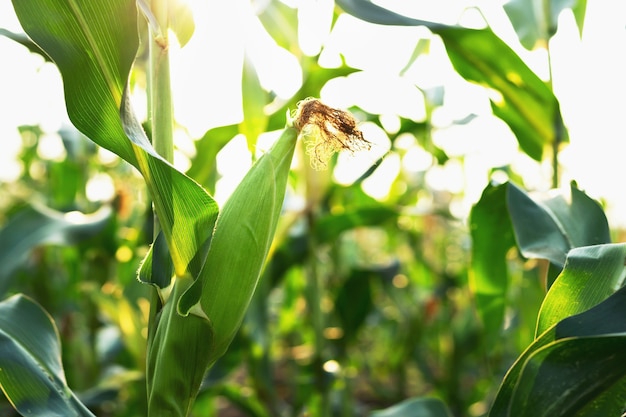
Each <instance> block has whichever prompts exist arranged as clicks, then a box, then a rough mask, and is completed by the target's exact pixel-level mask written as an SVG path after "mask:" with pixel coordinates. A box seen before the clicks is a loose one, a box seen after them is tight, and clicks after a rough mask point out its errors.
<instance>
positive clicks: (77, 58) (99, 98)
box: [13, 0, 217, 276]
mask: <svg viewBox="0 0 626 417" xmlns="http://www.w3.org/2000/svg"><path fill="white" fill-rule="evenodd" d="M13 6H14V8H15V11H16V14H17V16H18V18H19V20H20V22H21V24H22V27H23V28H24V30H25V31H26V33H27V34H28V35H29V36H30V37H31V38H32V39H33V41H34V42H35V43H36V44H37V45H39V46H40V47H41V48H42V49H43V50H44V51H45V52H46V53H47V54H48V55H49V56H50V57H51V59H52V60H53V61H54V62H55V63H56V65H57V66H58V67H59V70H60V71H61V75H62V77H63V82H64V89H65V100H66V105H67V111H68V115H69V117H70V119H71V121H72V123H73V124H74V125H75V126H76V127H77V128H78V129H79V130H80V131H81V132H83V133H84V134H85V135H86V136H87V137H89V138H90V139H91V140H93V141H94V142H96V143H97V144H98V145H100V146H102V147H104V148H107V149H109V150H111V151H112V152H114V153H116V154H118V155H119V156H120V157H122V158H123V159H124V160H126V161H128V162H129V163H131V164H132V165H134V166H135V167H136V168H137V169H138V170H139V171H140V172H141V174H142V175H143V177H144V178H145V180H146V184H147V186H148V189H149V191H150V195H151V197H152V199H153V201H154V206H155V209H156V212H157V214H158V216H159V220H160V224H161V226H162V228H163V232H164V234H165V237H166V241H167V243H168V247H169V249H170V253H171V256H172V259H173V262H174V268H175V271H176V274H177V275H179V276H183V275H185V274H186V273H190V274H191V275H192V276H197V274H198V272H199V271H200V269H201V268H202V263H203V258H204V256H203V255H204V253H203V249H202V248H206V246H207V242H208V241H209V240H210V236H211V231H212V230H213V226H214V223H215V219H216V218H217V204H216V203H215V201H214V200H213V199H212V198H211V197H210V196H209V195H208V194H207V193H206V192H205V191H204V190H203V189H202V188H201V187H200V186H199V185H198V184H197V183H195V182H194V181H193V180H191V179H190V178H188V177H186V176H185V175H184V174H182V173H181V172H179V171H177V170H176V169H174V168H173V167H172V166H171V165H170V164H169V163H168V162H166V161H165V160H163V159H162V158H161V157H160V156H159V155H158V154H157V153H156V152H155V151H154V149H153V148H152V145H151V144H150V142H149V140H148V138H147V137H146V135H145V133H144V131H143V130H142V128H141V126H140V124H139V123H138V122H137V121H136V119H135V117H134V114H133V112H132V109H131V108H130V104H129V101H128V95H127V91H126V89H125V85H126V83H127V80H128V76H129V72H130V69H131V66H132V63H133V60H134V59H135V54H136V52H137V46H138V35H137V6H136V3H135V1H132V0H112V1H107V2H93V1H87V0H76V1H72V2H62V1H56V0H19V1H17V0H16V1H14V2H13Z"/></svg>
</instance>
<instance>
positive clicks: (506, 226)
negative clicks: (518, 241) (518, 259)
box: [469, 184, 515, 343]
mask: <svg viewBox="0 0 626 417" xmlns="http://www.w3.org/2000/svg"><path fill="white" fill-rule="evenodd" d="M508 187H509V186H508V184H502V185H497V186H496V185H491V184H490V185H488V186H487V188H485V190H484V191H483V195H482V196H481V198H480V201H478V203H476V205H474V207H472V211H471V213H470V233H471V237H472V253H471V263H470V269H469V286H470V289H471V290H472V294H474V300H475V303H476V309H477V311H478V316H479V317H480V319H481V321H482V323H483V326H484V327H485V331H486V333H487V339H488V340H489V341H491V342H492V343H495V342H496V341H497V338H498V337H500V334H501V331H502V325H503V323H504V312H505V307H506V294H507V289H508V282H509V271H508V267H507V260H506V255H507V252H508V251H509V250H510V249H511V248H513V247H514V246H515V239H514V237H513V227H512V225H511V220H510V218H509V213H508V208H507V205H506V194H507V189H508Z"/></svg>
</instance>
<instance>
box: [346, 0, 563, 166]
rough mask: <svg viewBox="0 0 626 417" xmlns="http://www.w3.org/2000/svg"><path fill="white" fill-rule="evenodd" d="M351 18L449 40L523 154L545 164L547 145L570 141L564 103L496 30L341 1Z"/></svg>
mask: <svg viewBox="0 0 626 417" xmlns="http://www.w3.org/2000/svg"><path fill="white" fill-rule="evenodd" d="M337 4H338V5H339V6H340V7H341V8H342V9H343V10H344V11H345V12H347V13H350V14H352V15H353V16H355V17H357V18H359V19H362V20H365V21H367V22H371V23H376V24H382V25H398V26H425V27H427V28H428V29H430V30H431V31H432V32H433V33H435V34H437V35H439V36H440V37H441V39H442V40H443V42H444V44H445V46H446V50H447V52H448V56H449V57H450V60H451V61H452V64H453V65H454V68H455V69H456V71H457V72H458V73H459V74H460V75H461V76H462V77H463V78H465V79H466V80H468V81H472V82H475V83H477V84H480V85H482V86H484V87H487V88H489V89H491V90H493V91H496V92H497V93H496V97H492V98H491V103H492V110H493V112H494V114H495V115H496V116H498V117H499V118H501V119H502V120H503V121H504V122H506V123H507V124H508V125H509V127H510V128H511V130H512V131H513V133H515V136H516V137H517V140H518V142H519V145H520V147H521V148H522V150H523V151H524V152H525V153H526V154H528V155H529V156H530V157H531V158H533V159H536V160H538V161H540V160H541V159H542V156H543V149H544V147H545V146H546V144H550V143H553V142H554V141H555V140H557V139H558V140H559V141H561V142H565V141H567V137H566V136H565V135H566V132H562V136H563V137H557V133H558V132H560V131H561V130H557V129H558V126H561V125H562V122H560V121H559V120H560V118H561V115H560V111H559V105H558V102H557V100H556V98H555V96H554V94H552V92H551V91H550V89H549V88H548V87H547V86H546V84H545V83H544V82H543V81H542V80H541V79H540V78H539V77H538V76H537V75H536V74H535V73H534V72H533V71H532V70H531V69H530V68H528V66H526V64H525V63H524V62H523V61H522V59H521V58H520V57H519V56H518V55H517V54H516V53H515V52H514V51H513V50H512V49H511V48H510V47H509V46H507V45H506V44H505V43H504V42H503V41H502V40H501V39H500V38H498V37H497V36H496V35H495V34H494V33H493V32H492V31H491V30H490V29H481V30H474V29H467V28H462V27H456V26H448V25H443V24H441V23H436V22H429V21H425V20H419V19H413V18H409V17H406V16H403V15H400V14H398V13H395V12H392V11H390V10H387V9H385V8H383V7H381V6H378V5H376V4H374V3H372V2H370V1H369V0H337Z"/></svg>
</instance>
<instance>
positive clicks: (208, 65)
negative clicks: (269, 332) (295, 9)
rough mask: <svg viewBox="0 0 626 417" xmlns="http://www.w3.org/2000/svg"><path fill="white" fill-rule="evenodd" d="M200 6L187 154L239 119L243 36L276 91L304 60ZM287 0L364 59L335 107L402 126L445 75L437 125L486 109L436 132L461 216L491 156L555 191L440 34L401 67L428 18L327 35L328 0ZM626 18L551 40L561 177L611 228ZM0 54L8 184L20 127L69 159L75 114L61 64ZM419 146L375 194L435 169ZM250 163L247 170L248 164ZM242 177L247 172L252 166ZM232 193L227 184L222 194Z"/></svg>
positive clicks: (181, 61) (225, 11)
mask: <svg viewBox="0 0 626 417" xmlns="http://www.w3.org/2000/svg"><path fill="white" fill-rule="evenodd" d="M189 3H190V4H191V5H192V7H193V9H194V11H195V13H196V33H195V34H194V37H193V38H192V40H191V41H190V43H189V44H188V45H187V46H186V47H185V48H184V49H182V50H180V51H177V52H175V53H174V55H173V58H172V61H173V71H172V72H173V74H174V77H175V78H174V80H173V81H174V89H175V90H174V94H175V95H174V99H175V109H176V117H177V120H178V122H179V123H180V124H182V125H184V126H186V127H187V128H188V130H189V132H190V136H191V138H188V137H187V138H185V137H184V135H180V137H181V139H180V148H181V150H182V151H181V154H180V155H179V156H183V154H184V153H185V150H186V149H189V148H191V146H190V142H189V141H190V139H193V138H197V137H200V136H201V135H202V134H203V133H204V132H205V131H206V130H207V129H208V128H210V127H215V126H218V125H223V124H228V123H236V122H238V121H239V120H240V119H241V117H242V113H241V102H240V97H241V87H240V84H239V83H240V65H241V62H242V57H243V51H244V47H245V48H246V49H247V51H248V52H249V53H251V57H252V58H253V60H254V61H255V65H256V66H257V69H258V71H259V74H260V77H261V81H262V83H263V85H264V86H265V87H266V88H268V89H272V90H274V91H275V92H276V93H277V94H278V95H280V96H285V97H289V96H290V95H292V94H293V93H294V92H295V91H296V90H297V89H298V87H299V83H300V80H301V79H300V77H301V75H300V69H299V65H298V62H297V60H296V59H295V58H294V57H293V56H291V55H290V54H289V53H288V52H286V51H285V50H282V49H281V48H278V47H277V46H276V45H275V44H274V43H273V41H272V39H271V38H269V36H267V35H266V34H265V33H264V31H263V30H262V28H261V26H260V24H259V23H258V21H257V20H256V19H255V18H254V16H253V14H252V9H251V8H250V7H249V4H248V3H249V2H248V1H247V0H238V1H227V2H218V1H207V0H190V1H189ZM257 3H258V4H262V3H263V2H261V1H259V2H257ZM290 3H294V4H299V5H301V7H302V8H303V9H302V12H301V16H310V17H311V20H310V21H307V22H304V23H303V25H302V28H301V31H300V36H301V39H300V42H301V47H302V49H303V50H304V51H305V52H307V53H309V54H316V53H317V52H318V51H319V50H320V48H321V47H322V45H323V47H324V52H323V54H322V58H321V63H322V64H323V65H327V66H333V65H336V64H337V60H338V59H339V54H340V53H341V54H343V55H344V56H345V58H346V60H347V63H348V64H349V65H351V66H353V67H355V68H359V69H363V70H365V71H364V72H362V73H358V74H354V75H353V76H351V77H348V78H343V79H338V80H334V81H332V82H330V83H329V84H328V85H327V86H326V87H325V88H324V90H323V91H322V99H323V100H324V101H326V102H327V103H328V104H331V105H335V106H338V107H348V106H351V105H355V104H356V105H359V106H360V107H362V108H363V109H365V110H368V111H371V112H376V113H382V114H384V115H385V117H386V120H387V122H388V123H389V124H390V125H393V124H394V123H395V120H397V116H398V115H400V116H404V117H411V118H413V119H416V120H420V119H422V118H423V117H424V114H425V109H424V106H423V96H422V93H421V92H420V90H418V89H416V88H414V85H415V84H417V85H418V86H420V87H422V88H428V87H432V86H437V85H439V84H442V83H443V84H445V87H446V95H445V102H444V105H443V107H441V108H440V109H438V110H437V112H436V113H435V114H434V115H433V118H434V120H433V121H434V122H435V123H436V124H438V125H441V126H445V125H448V124H449V122H450V121H452V120H455V119H461V118H463V117H465V116H466V115H467V114H469V113H470V112H473V113H476V114H479V116H480V117H478V118H476V119H474V120H473V121H472V122H470V123H469V124H468V125H464V126H457V127H450V128H442V129H438V130H437V131H436V132H435V133H434V138H435V140H436V141H437V143H438V144H439V145H440V146H442V147H443V148H444V149H445V150H446V151H447V152H448V153H449V154H451V155H457V156H463V157H464V159H465V163H464V164H463V165H459V164H458V162H450V163H449V165H446V166H445V167H442V168H435V169H431V170H430V171H429V173H428V181H429V183H430V184H431V185H432V186H434V187H440V188H442V189H449V190H451V191H459V190H464V192H465V199H464V201H463V202H461V204H460V206H459V214H462V213H464V212H467V210H468V208H469V206H470V205H471V204H472V203H473V202H475V201H476V199H477V198H478V197H479V195H480V192H481V191H482V189H483V188H484V187H485V185H486V183H487V180H488V178H487V170H488V169H489V168H491V167H494V166H499V165H503V164H506V163H513V164H514V165H515V166H516V167H518V168H519V169H520V170H522V169H523V170H524V171H521V172H523V175H524V177H525V180H526V181H527V184H526V185H527V186H528V187H531V188H539V189H545V188H546V187H547V186H549V184H550V179H549V178H550V174H549V172H548V170H546V169H545V167H541V166H539V165H538V164H536V163H534V162H532V161H529V160H528V158H525V157H520V156H519V154H518V153H517V152H516V148H517V145H516V143H515V141H514V139H513V138H512V136H511V134H510V132H509V131H508V128H507V127H506V126H505V125H504V124H503V123H502V122H500V121H498V120H497V119H494V118H493V117H491V116H490V114H489V113H490V110H489V106H488V101H487V98H486V95H485V94H484V92H483V91H482V90H481V89H480V88H478V87H475V86H472V85H469V84H468V83H466V82H464V81H463V80H461V79H459V77H457V76H455V75H454V73H453V72H452V70H451V69H450V66H449V64H447V63H446V57H445V52H444V51H443V49H442V48H441V47H440V45H439V43H438V42H437V40H436V39H435V40H434V41H433V45H432V48H431V54H430V55H429V56H427V57H423V58H420V60H418V62H417V63H416V64H415V65H413V66H412V67H411V68H410V69H409V70H407V71H406V73H404V75H403V76H399V75H398V74H399V73H400V71H401V70H402V69H403V68H404V66H405V65H406V63H407V60H408V58H409V57H410V55H411V52H412V51H413V48H414V47H415V44H416V42H417V41H418V40H419V38H420V37H422V36H424V35H425V34H427V31H425V30H424V29H423V28H401V27H383V26H374V25H369V24H366V23H364V22H361V21H358V20H356V19H354V18H352V17H350V16H342V17H341V18H340V19H339V20H338V22H337V24H336V26H335V29H334V30H333V32H332V33H330V34H329V33H328V28H329V26H330V21H329V18H330V13H331V11H332V2H331V1H329V0H300V1H297V0H293V1H291V2H290ZM378 3H379V4H381V5H386V6H388V7H390V8H393V9H394V10H396V11H398V12H402V13H405V14H407V15H411V16H414V17H419V18H424V19H432V20H439V21H444V22H447V23H454V22H455V21H457V20H458V19H459V18H461V17H462V18H463V21H464V22H468V21H471V19H473V18H475V17H476V16H477V14H476V13H475V12H472V11H469V12H466V13H463V10H465V9H466V7H467V6H468V4H469V3H470V2H467V1H460V0H458V1H450V2H441V4H445V6H442V7H437V6H436V5H438V4H440V3H439V2H429V3H428V10H411V7H415V5H418V6H419V5H420V4H423V3H421V2H406V1H403V0H387V1H382V0H381V1H378ZM476 3H477V4H480V5H481V10H482V12H483V13H484V15H485V16H486V17H487V19H488V20H489V23H490V24H491V25H492V27H493V28H494V31H495V32H496V33H497V34H498V35H499V36H501V37H502V38H503V39H505V40H506V41H507V42H510V43H511V45H512V46H513V48H514V49H515V50H516V51H517V52H518V53H520V54H521V55H522V56H523V57H524V59H526V60H527V62H528V63H529V65H530V66H531V67H532V68H533V69H535V70H536V71H537V72H538V73H539V74H542V75H545V74H546V72H547V71H546V68H547V67H546V62H547V61H546V58H545V54H544V53H542V52H541V51H540V52H536V53H528V52H526V51H524V50H523V49H522V48H521V47H520V46H519V45H516V44H515V34H514V33H513V31H512V29H511V28H510V27H508V26H507V25H506V24H505V23H503V22H506V21H505V20H504V19H502V17H503V14H502V13H503V12H502V9H501V8H500V7H499V6H498V5H497V4H496V2H481V3H478V1H477V2H476ZM483 5H486V6H485V7H483ZM305 10H306V12H305ZM625 24H626V2H623V1H622V0H605V1H602V2H595V1H590V2H589V4H588V11H587V19H586V24H585V31H584V34H583V39H582V41H579V40H578V37H577V32H576V28H575V27H574V25H573V19H572V18H571V16H569V15H564V16H562V19H561V28H560V32H559V34H558V35H557V36H556V37H555V38H554V40H553V43H552V60H553V76H554V78H553V82H554V88H555V92H556V94H557V96H558V97H559V99H560V101H561V106H562V110H563V112H564V116H565V120H566V124H567V125H568V127H569V129H570V137H571V143H570V145H568V146H567V147H566V149H565V150H564V151H563V152H562V154H561V161H562V163H563V165H564V167H565V169H566V170H565V172H564V174H563V179H562V180H563V183H564V184H567V183H568V182H569V180H571V179H575V180H576V181H577V182H578V183H579V185H580V186H581V187H582V188H583V189H584V190H585V191H587V192H588V193H589V194H591V195H592V196H593V197H595V198H602V199H604V200H606V201H607V202H608V203H609V210H608V214H609V217H610V223H611V225H612V226H614V227H615V226H617V225H620V226H625V227H626V194H625V193H623V192H622V190H621V187H619V186H618V184H619V182H618V181H616V179H617V178H623V177H626V164H624V163H623V161H622V158H623V155H626V140H625V139H626V138H624V126H623V122H622V121H623V120H624V104H623V97H625V96H626V81H625V77H624V74H626V53H624V51H626V48H625V46H626V29H625ZM0 27H2V28H6V29H9V30H12V31H16V32H19V31H21V29H20V27H19V24H18V22H17V20H16V19H15V16H14V14H13V10H12V7H11V3H10V2H0ZM216 40H217V41H216ZM390 45H393V47H390ZM0 54H1V56H2V57H3V62H4V63H5V64H4V65H2V67H1V68H2V69H1V70H0V71H2V73H1V75H2V76H1V77H0V91H2V96H3V100H1V101H0V114H2V116H1V117H0V135H1V137H2V139H0V140H2V144H3V152H2V153H0V181H10V180H12V179H13V178H15V177H16V176H17V175H19V172H20V169H21V167H20V165H19V161H17V160H16V158H15V155H16V153H17V152H19V146H20V145H19V144H20V138H19V136H18V133H17V130H16V128H17V126H19V125H24V124H36V123H40V124H42V126H43V128H44V130H45V131H46V132H49V135H48V136H47V138H46V139H45V140H44V141H43V142H44V143H43V145H42V146H41V147H42V149H41V152H42V153H45V154H46V155H48V157H50V158H62V157H63V150H62V149H60V141H59V139H58V136H56V135H55V132H56V131H57V130H58V129H59V128H60V127H61V126H62V125H64V124H66V123H67V117H66V116H65V110H64V105H63V94H62V87H61V82H60V79H59V76H58V73H57V71H56V69H55V67H54V66H52V65H49V64H44V63H43V61H42V60H41V59H40V58H39V57H37V56H34V55H31V54H29V53H28V52H27V51H26V50H25V49H24V48H23V47H21V46H20V45H17V44H14V43H13V42H12V41H10V40H8V39H5V38H0ZM6 63H8V64H6ZM137 108H138V109H139V108H140V106H137ZM363 129H364V130H365V131H366V134H367V135H368V137H369V138H370V139H372V140H373V141H374V142H376V143H377V146H376V147H375V152H379V153H382V152H384V151H385V149H386V147H388V141H387V140H386V137H385V134H384V132H382V131H381V130H380V129H379V128H377V127H375V126H373V125H364V126H363ZM241 147H242V146H241V144H237V143H234V144H233V145H232V146H230V147H229V149H231V148H232V149H231V152H232V153H231V154H228V153H227V152H225V155H222V157H223V158H232V157H233V156H232V155H236V154H237V152H240V151H239V150H237V149H240V148H241ZM408 154H409V155H410V156H407V157H406V158H414V159H412V160H410V161H409V160H404V161H402V160H400V159H399V158H395V157H393V158H387V159H385V161H384V162H383V165H384V166H382V167H381V168H380V169H379V171H380V174H379V175H378V177H376V178H372V179H371V181H370V184H369V185H367V184H366V187H368V188H369V190H368V192H370V193H371V194H373V195H377V196H379V197H382V196H383V195H384V190H385V187H386V185H387V183H388V181H389V180H388V178H389V175H393V174H394V173H396V172H397V171H398V170H399V169H401V168H402V167H404V168H406V167H407V166H425V167H426V166H428V163H427V160H425V155H424V153H423V152H421V153H420V151H419V149H417V150H413V149H412V150H411V152H409V153H408ZM377 157H378V155H376V154H375V153H374V154H367V155H363V156H362V157H361V158H362V159H359V158H351V157H347V158H344V157H342V158H341V163H340V165H339V167H338V168H337V170H336V172H335V176H336V179H337V180H338V181H343V182H349V181H351V180H353V179H354V177H355V176H356V175H357V174H358V171H359V169H355V167H356V166H358V167H361V166H362V167H363V168H362V169H365V167H366V166H367V163H370V162H371V161H373V160H375V159H376V158H377ZM425 161H426V162H425ZM408 162H411V163H410V164H409V163H408ZM179 163H180V164H181V165H180V166H181V167H184V165H185V158H184V157H181V158H179ZM419 164H421V165H419ZM225 165H226V166H227V165H228V164H225ZM231 165H232V164H231ZM242 165H243V166H244V168H245V164H242ZM346 167H347V168H346ZM404 168H403V169H404ZM232 175H233V178H236V177H237V176H240V175H241V172H239V173H232ZM381 190H382V191H381ZM227 194H228V192H224V196H226V195H227ZM224 198H225V197H224Z"/></svg>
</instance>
